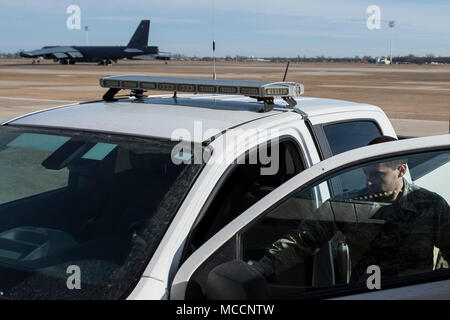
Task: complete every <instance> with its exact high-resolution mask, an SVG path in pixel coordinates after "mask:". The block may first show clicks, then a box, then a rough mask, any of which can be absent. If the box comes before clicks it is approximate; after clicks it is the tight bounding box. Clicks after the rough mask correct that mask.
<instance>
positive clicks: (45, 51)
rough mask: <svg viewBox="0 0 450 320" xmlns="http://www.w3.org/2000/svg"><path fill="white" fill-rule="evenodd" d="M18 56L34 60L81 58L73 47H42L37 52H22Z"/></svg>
mask: <svg viewBox="0 0 450 320" xmlns="http://www.w3.org/2000/svg"><path fill="white" fill-rule="evenodd" d="M20 55H21V56H22V57H25V58H35V57H41V56H43V57H51V58H55V59H70V58H83V55H82V54H81V52H80V51H78V50H76V49H75V48H73V47H63V46H56V47H44V48H42V49H39V50H33V51H24V52H21V53H20Z"/></svg>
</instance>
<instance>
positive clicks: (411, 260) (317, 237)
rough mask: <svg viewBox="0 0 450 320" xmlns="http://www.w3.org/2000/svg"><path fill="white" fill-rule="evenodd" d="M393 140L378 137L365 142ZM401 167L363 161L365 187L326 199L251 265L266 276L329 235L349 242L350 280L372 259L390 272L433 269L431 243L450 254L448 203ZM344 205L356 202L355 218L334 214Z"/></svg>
mask: <svg viewBox="0 0 450 320" xmlns="http://www.w3.org/2000/svg"><path fill="white" fill-rule="evenodd" d="M392 140H396V139H394V138H391V137H379V138H377V139H375V140H374V141H372V142H371V143H370V144H374V143H380V142H386V141H392ZM406 171H407V167H406V164H405V163H404V162H403V161H401V160H399V161H390V162H384V163H378V164H375V165H371V166H367V167H365V168H364V173H365V175H366V184H367V187H366V188H364V189H363V190H361V191H359V192H357V193H354V194H347V195H345V196H342V197H339V199H332V200H328V201H326V202H325V203H324V204H323V205H322V206H321V208H319V210H317V212H315V213H314V214H313V215H312V216H311V217H310V218H309V219H305V220H303V222H302V223H301V224H300V225H299V227H298V228H297V229H296V230H294V231H292V232H290V233H289V234H287V235H286V236H284V237H283V238H281V239H279V240H277V241H276V242H275V243H273V244H272V245H271V246H270V247H269V248H266V254H265V256H264V257H263V258H262V259H261V260H259V262H258V263H255V265H256V267H257V268H258V269H259V270H260V271H261V272H262V273H263V274H264V275H265V276H266V277H267V276H270V275H273V274H279V273H281V272H283V271H284V270H287V269H289V268H290V267H293V266H294V265H296V264H299V263H303V262H304V261H305V258H306V256H308V255H313V254H315V253H316V252H317V251H318V250H319V248H321V247H322V246H323V245H324V244H325V243H327V242H328V241H330V240H332V239H333V240H335V241H345V243H346V244H348V246H349V248H350V256H351V262H352V263H351V264H352V272H351V281H364V280H365V279H366V277H367V274H366V270H367V267H368V266H371V265H377V266H379V267H380V270H381V274H382V276H392V277H398V276H401V275H407V274H414V273H420V272H427V271H431V270H433V251H434V246H436V247H438V248H440V251H441V253H442V255H443V256H444V258H445V259H446V260H448V259H449V258H450V207H449V205H448V204H447V202H446V200H445V199H443V198H442V197H441V196H439V195H438V194H436V193H434V192H430V191H428V190H426V189H424V188H420V187H418V186H415V185H414V184H412V183H409V182H408V181H407V180H406V179H404V175H405V173H406ZM355 196H357V197H355ZM369 201H370V202H369ZM346 205H347V207H346ZM348 205H351V206H353V208H355V211H356V212H357V215H358V219H357V221H348V220H347V221H346V220H345V219H343V220H341V221H340V220H339V219H337V218H335V217H337V216H338V215H337V214H336V210H348V208H349V207H348Z"/></svg>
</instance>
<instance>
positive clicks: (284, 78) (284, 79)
mask: <svg viewBox="0 0 450 320" xmlns="http://www.w3.org/2000/svg"><path fill="white" fill-rule="evenodd" d="M290 63H291V62H290V61H288V63H287V66H286V71H285V72H284V77H283V82H284V81H286V76H287V73H288V69H289V64H290Z"/></svg>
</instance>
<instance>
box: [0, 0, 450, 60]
mask: <svg viewBox="0 0 450 320" xmlns="http://www.w3.org/2000/svg"><path fill="white" fill-rule="evenodd" d="M69 5H78V6H79V7H80V9H81V26H82V27H81V29H80V30H69V29H68V28H67V27H66V20H67V19H68V18H69V14H67V13H66V9H67V7H68V6H69ZM370 5H377V6H378V7H379V8H380V13H381V29H380V30H376V29H375V30H369V29H368V28H367V26H366V21H367V19H368V18H369V15H368V14H367V13H366V10H367V8H368V7H369V6H370ZM213 8H215V10H213ZM141 19H150V20H151V25H150V41H149V42H150V43H149V44H150V45H158V46H159V47H160V50H161V51H167V52H171V53H180V54H186V55H190V56H193V55H196V56H199V57H202V56H211V55H212V48H211V47H212V46H211V42H212V39H213V37H214V38H215V40H216V55H217V56H226V55H230V56H235V55H246V56H255V57H272V56H289V57H295V56H298V55H300V56H318V55H324V56H335V57H343V56H356V55H358V56H364V55H371V56H382V55H387V54H388V52H389V28H388V27H387V23H388V21H389V20H395V21H396V27H395V28H394V33H393V39H394V42H393V48H394V49H393V51H394V52H393V53H394V55H407V54H410V53H411V54H416V55H427V54H434V55H442V56H450V1H449V0H445V1H443V0H428V1H426V0H408V1H406V0H397V1H396V0H390V1H388V0H370V1H363V0H346V1H342V0H333V1H330V0H315V1H311V0H308V1H303V0H271V1H268V0H226V1H225V0H165V1H160V0H159V1H156V0H122V1H118V0H109V1H106V0H90V1H88V0H54V1H50V0H0V40H1V41H0V52H15V51H18V50H20V49H24V50H30V49H37V48H40V47H42V46H45V45H84V44H85V32H84V28H83V27H84V26H85V25H88V26H89V44H91V45H121V44H122V45H124V44H126V43H127V42H128V41H129V39H130V37H131V35H132V34H133V32H134V30H135V28H136V27H137V25H138V23H139V21H140V20H141ZM214 26H215V27H214Z"/></svg>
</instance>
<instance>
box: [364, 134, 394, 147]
mask: <svg viewBox="0 0 450 320" xmlns="http://www.w3.org/2000/svg"><path fill="white" fill-rule="evenodd" d="M390 141H397V139H396V138H394V137H390V136H379V137H376V138H375V139H373V140H372V141H370V142H369V143H368V144H367V145H368V146H370V145H372V144H378V143H383V142H390Z"/></svg>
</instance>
